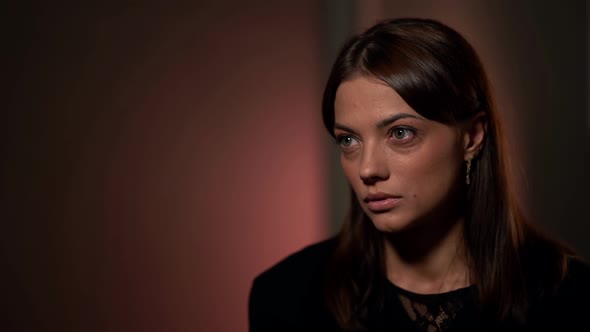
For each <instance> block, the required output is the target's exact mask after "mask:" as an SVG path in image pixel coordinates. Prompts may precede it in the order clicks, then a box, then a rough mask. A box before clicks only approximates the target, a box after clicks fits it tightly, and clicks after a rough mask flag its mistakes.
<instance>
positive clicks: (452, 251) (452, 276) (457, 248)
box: [384, 220, 469, 294]
mask: <svg viewBox="0 0 590 332" xmlns="http://www.w3.org/2000/svg"><path fill="white" fill-rule="evenodd" d="M424 226H426V225H424ZM462 227H463V220H458V221H455V222H452V223H448V224H447V225H443V224H437V225H434V226H433V225H432V224H430V225H429V226H428V229H413V230H408V231H404V232H402V233H400V234H387V235H385V236H384V249H385V266H386V269H387V277H388V279H389V280H390V281H391V282H392V283H394V284H395V285H397V286H398V287H400V288H403V289H406V290H408V291H411V292H414V293H419V294H434V293H444V292H448V291H452V290H455V289H458V288H463V287H466V286H468V285H469V268H468V265H467V260H466V257H465V248H464V244H463V240H462V236H461V234H462ZM420 228H421V227H420Z"/></svg>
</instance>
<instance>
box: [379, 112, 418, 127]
mask: <svg viewBox="0 0 590 332" xmlns="http://www.w3.org/2000/svg"><path fill="white" fill-rule="evenodd" d="M403 118H414V119H418V120H421V118H419V117H417V116H415V115H412V114H408V113H398V114H396V115H392V116H390V117H388V118H386V119H384V120H381V121H379V123H377V128H379V129H381V128H384V127H387V126H389V125H390V124H392V123H394V122H395V121H397V120H399V119H403Z"/></svg>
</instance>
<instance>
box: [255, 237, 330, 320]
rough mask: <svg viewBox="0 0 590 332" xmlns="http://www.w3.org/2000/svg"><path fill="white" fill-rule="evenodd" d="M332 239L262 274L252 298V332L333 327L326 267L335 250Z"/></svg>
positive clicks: (317, 244) (292, 256) (256, 279)
mask: <svg viewBox="0 0 590 332" xmlns="http://www.w3.org/2000/svg"><path fill="white" fill-rule="evenodd" d="M335 245H336V241H335V239H334V238H330V239H327V240H324V241H321V242H318V243H315V244H312V245H309V246H307V247H305V248H303V249H301V250H299V251H297V252H295V253H293V254H291V255H289V256H288V257H286V258H284V259H282V260H281V261H279V262H278V263H276V264H274V265H273V266H272V267H270V268H269V269H267V270H266V271H264V272H262V273H261V274H259V275H258V276H257V277H256V278H255V279H254V282H253V283H252V288H251V290H250V298H249V321H250V330H251V331H292V330H293V331H295V330H302V328H303V330H305V328H304V327H305V326H312V324H321V326H323V327H326V328H325V329H324V330H329V329H330V328H329V327H330V326H331V325H332V324H333V323H332V321H331V320H330V315H329V314H328V312H327V310H326V308H325V307H324V305H323V291H322V287H323V276H324V273H323V271H324V268H325V266H326V265H327V262H328V260H329V259H330V256H331V253H332V252H333V250H334V249H335Z"/></svg>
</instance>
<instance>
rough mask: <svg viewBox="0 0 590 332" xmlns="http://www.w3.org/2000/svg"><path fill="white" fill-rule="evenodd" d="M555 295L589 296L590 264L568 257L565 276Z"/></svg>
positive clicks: (581, 259)
mask: <svg viewBox="0 0 590 332" xmlns="http://www.w3.org/2000/svg"><path fill="white" fill-rule="evenodd" d="M557 294H558V295H559V296H565V297H569V296H575V297H579V296H586V297H588V296H590V262H589V261H588V260H586V259H584V258H581V257H576V256H571V257H568V263H567V271H566V275H565V278H564V279H563V281H562V283H561V286H560V287H559V289H558V293H557ZM586 300H588V298H586Z"/></svg>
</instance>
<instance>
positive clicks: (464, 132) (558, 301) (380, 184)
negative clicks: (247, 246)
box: [250, 19, 590, 332]
mask: <svg viewBox="0 0 590 332" xmlns="http://www.w3.org/2000/svg"><path fill="white" fill-rule="evenodd" d="M323 120H324V124H325V126H326V129H327V130H328V131H329V132H330V134H331V135H332V136H333V137H334V138H335V140H336V142H337V144H338V145H339V147H340V149H341V164H342V167H343V170H344V173H345V175H346V178H347V180H348V182H349V184H350V187H351V203H350V204H351V206H350V210H349V214H348V216H347V219H346V220H345V223H344V224H343V226H342V229H341V231H340V233H339V234H338V235H337V236H336V237H335V238H333V239H330V240H327V241H324V242H322V243H319V244H316V245H313V246H310V247H308V248H305V249H303V250H302V251H300V252H298V253H295V254H293V255H291V256H290V257H288V258H287V259H285V260H283V261H282V262H280V263H278V264H277V265H275V266H274V267H272V268H271V269H270V270H268V271H266V272H264V273H263V274H262V275H260V276H259V277H258V278H256V280H255V281H254V284H253V288H252V291H251V295H250V330H251V331H252V332H257V331H316V330H317V331H320V330H321V331H340V330H343V331H396V330H397V331H479V330H502V331H504V330H507V329H517V330H526V329H530V330H535V329H537V328H544V329H546V328H559V329H564V328H565V327H567V326H569V325H570V324H571V325H572V326H573V325H574V324H576V323H577V322H580V323H583V322H584V321H583V318H584V313H585V309H589V306H588V304H585V305H584V304H577V303H576V302H578V301H577V300H586V301H582V302H581V303H584V302H586V303H587V295H590V291H589V287H588V285H587V282H588V281H590V267H589V266H588V265H587V264H586V263H583V262H582V261H581V260H580V259H578V258H575V257H574V256H573V253H572V252H571V251H570V250H569V249H567V248H566V247H565V246H563V245H561V244H559V243H558V242H557V241H555V240H553V239H550V238H549V237H547V236H544V235H542V234H541V233H540V232H539V231H538V230H536V229H535V228H533V226H531V224H529V223H527V221H526V220H525V218H524V216H523V214H522V213H521V210H520V209H519V207H518V205H517V202H516V200H515V197H514V192H513V185H512V182H510V181H509V179H508V174H507V169H509V165H508V158H507V155H506V151H505V146H504V142H503V140H504V136H503V133H502V129H501V126H500V123H499V121H498V118H497V114H496V110H495V108H494V105H493V102H492V98H491V95H490V91H489V87H488V82H487V78H486V75H485V73H484V70H483V67H482V65H481V63H480V61H479V59H478V56H477V55H476V53H475V51H474V50H473V49H472V47H471V46H470V45H469V43H468V42H467V41H466V40H465V39H464V38H463V37H461V36H460V35H459V34H458V33H457V32H456V31H454V30H452V29H451V28H449V27H447V26H445V25H443V24H441V23H439V22H436V21H433V20H424V19H396V20H389V21H385V22H382V23H379V24H377V25H375V26H374V27H372V28H370V29H369V30H367V31H366V32H364V33H362V34H360V35H358V36H356V37H354V38H352V39H351V40H350V41H349V42H348V43H347V44H346V45H345V46H344V48H343V49H342V51H341V52H340V54H339V56H338V58H337V60H336V62H335V64H334V66H333V68H332V71H331V74H330V77H329V79H328V82H327V85H326V88H325V92H324V100H323ZM581 326H582V327H584V326H586V328H588V324H587V323H586V324H585V325H581Z"/></svg>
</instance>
